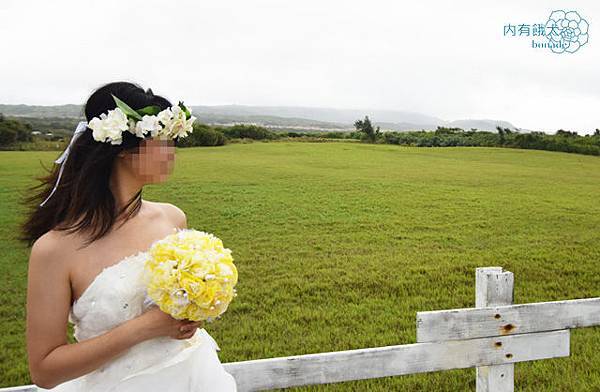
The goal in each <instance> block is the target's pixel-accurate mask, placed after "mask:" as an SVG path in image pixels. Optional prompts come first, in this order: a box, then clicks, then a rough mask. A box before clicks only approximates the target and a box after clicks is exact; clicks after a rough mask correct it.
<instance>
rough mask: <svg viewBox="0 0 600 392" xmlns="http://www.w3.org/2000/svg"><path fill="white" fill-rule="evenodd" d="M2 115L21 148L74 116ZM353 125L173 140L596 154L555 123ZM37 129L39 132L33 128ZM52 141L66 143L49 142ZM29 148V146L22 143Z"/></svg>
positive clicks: (5, 133)
mask: <svg viewBox="0 0 600 392" xmlns="http://www.w3.org/2000/svg"><path fill="white" fill-rule="evenodd" d="M29 120H30V119H29V118H26V119H22V120H21V119H17V118H10V119H9V118H6V117H5V116H4V115H2V113H0V148H2V149H21V148H23V145H24V144H25V145H26V144H32V142H35V141H36V140H45V141H48V140H51V141H59V142H61V143H68V142H69V140H70V137H71V135H72V131H70V130H72V129H75V126H76V125H77V122H78V121H79V120H77V119H71V118H69V119H66V118H65V119H59V118H53V119H39V118H36V119H34V120H33V122H32V121H29ZM354 128H355V130H354V131H329V132H327V131H310V132H298V131H281V130H278V131H273V130H270V129H268V128H266V127H263V126H259V125H246V124H237V125H233V126H218V125H208V124H202V123H199V122H198V121H196V123H194V131H193V132H192V133H190V134H189V135H188V136H187V137H186V138H183V139H180V140H178V141H177V143H176V145H177V146H178V147H195V146H220V145H224V144H227V143H230V142H234V141H240V140H245V139H248V140H261V141H269V140H282V139H286V140H304V141H327V140H329V139H352V140H356V141H361V142H365V143H378V144H397V145H403V146H414V147H460V146H464V147H508V148H523V149H535V150H548V151H562V152H570V153H578V154H586V155H600V130H599V129H596V130H595V132H594V133H593V134H591V135H583V136H582V135H578V134H577V133H576V132H571V131H566V130H563V129H559V130H558V131H557V132H556V133H555V134H553V135H549V134H546V133H543V132H530V133H521V132H516V131H514V130H511V129H509V128H502V127H497V128H496V132H491V131H481V130H477V129H474V128H472V129H470V130H464V129H461V128H450V127H437V129H436V130H434V131H426V130H420V131H401V132H400V131H385V132H382V131H381V130H380V128H379V127H374V126H373V124H372V123H371V120H370V119H369V117H368V116H365V118H364V119H361V120H357V121H355V122H354ZM34 130H38V131H39V134H38V135H33V134H32V132H33V131H34ZM54 145H55V147H60V148H64V147H66V146H61V145H57V144H56V143H55V144H54ZM27 149H30V148H27Z"/></svg>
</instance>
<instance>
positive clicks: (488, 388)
mask: <svg viewBox="0 0 600 392" xmlns="http://www.w3.org/2000/svg"><path fill="white" fill-rule="evenodd" d="M475 286H476V298H475V308H463V309H451V310H438V311H429V312H417V343H414V344H403V345H396V346H384V347H375V348H364V349H358V350H347V351H334V352H325V353H317V354H305V355H294V356H288V357H277V358H266V359H256V360H250V361H241V362H228V363H224V364H223V366H224V367H225V369H226V370H227V371H228V372H229V373H231V374H232V375H233V376H234V377H235V379H236V381H237V384H238V391H240V392H242V391H244V392H245V391H261V390H268V389H274V388H288V387H296V386H302V385H314V384H328V383H337V382H344V381H352V380H364V379H369V378H379V377H389V376H400V375H405V374H414V373H424V372H434V371H441V370H449V369H460V368H471V367H476V368H477V370H476V374H477V387H476V388H477V392H500V391H502V392H506V391H513V390H514V364H515V363H517V362H524V361H535V360H541V359H549V358H557V357H566V356H569V355H570V329H571V328H580V327H591V326H597V325H600V297H598V298H585V299H574V300H566V301H555V302H537V303H529V304H519V305H513V293H514V277H513V274H512V272H508V271H503V269H502V268H501V267H485V268H477V269H476V282H475ZM36 390H37V388H36V387H35V385H26V386H21V387H11V388H1V389H0V391H20V392H34V391H36Z"/></svg>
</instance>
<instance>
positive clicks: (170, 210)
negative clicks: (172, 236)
mask: <svg viewBox="0 0 600 392" xmlns="http://www.w3.org/2000/svg"><path fill="white" fill-rule="evenodd" d="M151 203H152V204H154V205H155V206H157V207H159V208H160V209H161V210H162V212H163V213H164V214H165V216H166V217H167V219H169V221H170V222H171V223H172V224H173V225H175V226H176V227H178V228H180V229H186V228H187V216H186V215H185V212H183V210H182V209H181V208H179V207H177V206H176V205H174V204H171V203H161V202H155V201H153V202H151Z"/></svg>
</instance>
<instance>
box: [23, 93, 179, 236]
mask: <svg viewBox="0 0 600 392" xmlns="http://www.w3.org/2000/svg"><path fill="white" fill-rule="evenodd" d="M111 94H113V95H115V96H116V97H117V98H119V99H120V100H122V101H124V102H125V103H126V104H127V105H129V106H130V107H131V108H133V109H135V110H138V109H141V108H143V107H145V106H150V105H156V106H159V107H160V108H161V110H164V109H166V108H168V107H170V106H172V104H171V102H169V101H168V100H167V99H166V98H164V97H161V96H159V95H154V93H153V92H152V90H150V89H148V90H146V91H144V89H143V88H142V87H140V86H139V85H137V84H135V83H131V82H113V83H108V84H105V85H103V86H101V87H99V88H98V89H96V90H95V91H94V92H93V93H92V94H91V95H90V97H89V98H88V100H87V102H86V103H85V106H84V109H83V111H84V114H85V117H86V119H87V121H88V122H89V121H90V120H91V119H92V118H94V117H99V116H100V114H101V113H106V112H108V110H111V109H115V108H116V106H117V105H116V103H115V101H114V99H113V97H112V96H111ZM146 137H147V138H148V137H151V135H150V133H148V134H147V135H146ZM141 140H142V139H141V138H139V137H137V136H136V135H134V134H132V133H131V132H127V131H126V132H123V139H122V143H121V144H120V145H113V144H111V143H110V142H105V143H103V142H98V141H96V140H94V138H93V137H92V130H91V129H90V128H86V130H85V131H84V132H83V133H82V134H81V135H79V137H78V138H77V139H76V140H75V141H74V142H73V145H72V146H71V150H70V152H69V157H68V159H67V160H66V162H64V163H63V165H65V167H64V169H63V173H62V177H61V179H60V182H59V185H58V187H57V188H56V191H55V192H54V194H53V195H52V197H50V199H49V200H48V201H47V202H46V203H45V204H44V205H43V206H42V207H40V203H41V202H42V201H43V200H45V199H46V197H48V195H50V192H51V191H52V188H53V187H54V184H55V183H56V179H57V177H58V172H59V170H60V165H58V164H55V165H53V168H52V169H48V168H46V167H44V169H45V170H46V171H47V172H48V174H47V175H45V176H42V177H37V180H39V181H41V184H38V185H35V186H33V187H31V188H29V189H28V190H27V192H28V193H27V195H30V196H28V197H26V198H24V199H23V201H22V203H23V204H24V205H25V206H26V207H27V208H28V209H29V212H28V214H27V218H26V220H25V221H24V222H23V223H22V225H21V235H20V237H19V240H21V241H26V242H27V243H28V245H29V246H32V245H33V243H34V242H35V241H36V240H37V239H38V238H39V237H41V236H42V235H43V234H44V233H46V232H48V231H50V230H61V231H67V232H69V233H72V232H76V231H82V232H88V234H89V235H88V236H87V238H88V240H87V241H86V242H85V246H87V245H89V244H90V243H92V242H94V241H96V240H97V239H99V238H101V237H103V236H104V235H105V234H107V233H108V232H109V231H110V230H111V228H112V226H113V225H114V224H115V223H116V221H117V219H119V220H120V219H121V217H122V215H123V214H124V213H125V212H126V211H127V210H128V209H129V212H128V213H127V214H126V215H125V216H124V217H123V223H124V222H125V221H126V220H128V219H129V218H130V217H131V216H132V215H134V214H136V213H137V212H138V210H139V209H140V207H141V206H142V190H141V189H140V191H139V192H138V193H137V194H136V195H134V197H133V198H131V199H130V200H129V201H128V202H127V203H126V205H125V206H124V207H122V208H121V209H120V210H118V211H117V205H116V201H115V198H114V195H113V194H112V192H111V190H110V188H109V179H110V176H111V172H112V167H113V163H114V159H115V157H116V156H117V154H119V153H120V152H121V151H123V150H133V149H136V148H137V147H138V146H139V144H140V141H141ZM40 163H41V162H40ZM42 166H43V164H42ZM39 189H41V191H40V190H39ZM132 205H133V207H132V208H131V209H130V207H131V206H132Z"/></svg>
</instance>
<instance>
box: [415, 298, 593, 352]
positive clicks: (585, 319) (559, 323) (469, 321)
mask: <svg viewBox="0 0 600 392" xmlns="http://www.w3.org/2000/svg"><path fill="white" fill-rule="evenodd" d="M595 325H600V297H599V298H584V299H572V300H566V301H556V302H536V303H529V304H520V305H508V306H492V307H487V308H479V309H470V308H465V309H451V310H435V311H430V312H417V342H435V341H440V340H454V339H472V338H483V337H487V336H498V335H512V334H522V333H533V332H544V331H555V330H560V329H567V328H581V327H592V326H595Z"/></svg>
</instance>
